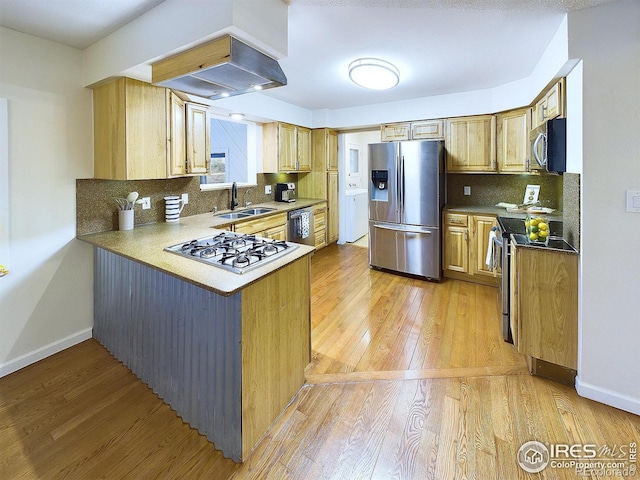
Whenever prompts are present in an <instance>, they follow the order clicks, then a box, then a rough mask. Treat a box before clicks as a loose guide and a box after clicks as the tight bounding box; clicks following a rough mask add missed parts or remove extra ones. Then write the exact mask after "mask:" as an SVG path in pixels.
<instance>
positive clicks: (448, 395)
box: [0, 245, 640, 480]
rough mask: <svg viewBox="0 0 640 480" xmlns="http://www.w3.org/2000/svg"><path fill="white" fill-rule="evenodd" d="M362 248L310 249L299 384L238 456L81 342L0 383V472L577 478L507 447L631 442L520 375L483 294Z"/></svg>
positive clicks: (620, 429) (44, 475) (601, 414)
mask: <svg viewBox="0 0 640 480" xmlns="http://www.w3.org/2000/svg"><path fill="white" fill-rule="evenodd" d="M366 255H367V252H366V249H363V248H359V247H355V246H351V245H345V246H340V247H338V246H335V245H333V246H330V247H327V248H325V249H323V250H321V251H320V252H318V253H316V255H315V256H314V259H313V269H312V271H313V284H312V288H313V292H312V294H313V295H312V298H313V305H312V317H313V329H312V337H313V338H312V344H313V362H312V364H311V365H310V366H309V367H308V371H307V378H308V385H306V386H305V387H303V388H302V389H301V390H300V391H299V393H298V394H297V395H296V397H295V398H294V399H293V401H292V403H291V404H290V405H289V407H288V408H287V409H286V410H285V412H284V413H283V414H282V415H281V417H280V418H279V419H278V420H277V421H276V422H275V423H274V425H273V426H272V428H271V429H270V430H269V432H268V433H267V435H266V436H265V438H264V439H263V441H262V442H261V443H260V444H259V445H258V447H257V449H256V450H255V451H254V452H253V454H252V456H251V457H250V459H249V461H248V462H247V463H245V464H243V465H237V464H234V463H233V462H231V461H230V460H227V459H224V458H223V457H222V455H221V454H220V453H219V452H218V451H216V450H215V449H214V447H213V446H212V445H211V444H210V443H209V442H207V441H206V439H205V438H204V437H203V436H201V435H199V434H198V433H197V432H196V431H195V430H193V429H191V428H189V427H188V426H187V425H185V424H183V423H182V421H181V420H180V419H179V418H178V417H177V416H176V415H175V413H174V412H173V411H172V410H171V409H170V408H169V407H168V406H167V405H165V404H164V403H163V402H161V401H160V400H159V399H158V398H157V397H156V396H155V395H154V394H153V392H152V391H151V390H150V389H148V388H147V387H146V386H144V385H143V384H142V383H141V382H140V381H139V380H137V379H136V378H135V376H134V375H133V374H131V373H130V372H129V371H128V370H127V369H126V368H125V367H124V366H123V365H122V364H120V363H119V362H118V361H116V360H115V359H114V358H113V357H111V356H110V355H109V354H108V353H107V352H106V350H104V349H103V348H102V347H101V346H100V345H99V344H97V342H95V341H93V340H90V341H87V342H83V343H81V344H79V345H77V346H75V347H72V348H69V349H67V350H65V351H63V352H61V353H59V354H57V355H54V356H52V357H49V358H47V359H46V360H43V361H41V362H39V363H37V364H34V365H32V366H29V367H27V368H25V369H23V370H21V371H19V372H16V373H14V374H12V375H9V376H7V377H4V378H2V379H0V479H3V480H4V479H11V480H13V479H19V478H23V479H58V478H70V479H93V478H107V479H125V478H127V479H140V478H160V479H165V478H175V479H201V478H203V479H204V478H206V479H244V478H255V479H258V478H259V479H280V478H294V479H338V478H340V479H342V478H344V479H349V480H352V479H437V480H444V479H463V478H469V479H473V478H476V479H520V478H523V479H524V478H547V479H555V478H560V479H564V478H567V479H569V478H570V479H574V478H585V477H577V476H576V475H575V472H572V471H571V470H558V469H550V468H549V467H548V468H547V469H546V470H544V471H543V472H542V473H540V474H538V475H530V474H526V473H525V472H524V471H523V470H521V469H520V468H519V467H518V465H517V463H516V453H517V450H518V448H519V447H520V445H521V444H522V443H524V442H526V441H529V440H533V439H536V440H540V441H542V442H549V443H570V444H572V443H587V442H588V443H595V444H597V445H609V446H613V445H618V446H619V445H621V444H628V443H629V442H636V443H640V417H637V416H635V415H631V414H628V413H625V412H622V411H620V410H616V409H614V408H611V407H607V406H604V405H601V404H599V403H596V402H592V401H589V400H586V399H583V398H580V397H578V396H577V394H576V392H575V390H573V389H572V388H569V387H566V386H563V385H560V384H557V383H555V382H551V381H547V380H543V379H540V378H536V377H531V376H530V375H528V374H527V373H526V369H525V364H524V360H523V359H522V358H521V357H520V356H519V355H517V354H516V353H514V352H513V351H512V349H511V347H510V346H509V345H506V344H504V342H502V341H501V339H500V330H499V321H498V312H497V306H496V298H495V296H496V291H495V289H493V288H490V287H483V286H475V285H471V284H467V283H464V282H459V281H444V282H442V283H440V284H436V283H429V282H424V281H421V280H415V279H410V278H407V277H402V276H398V275H393V274H389V273H384V272H380V271H376V270H370V269H369V268H368V267H367V259H366V258H367V257H366ZM586 478H590V477H586ZM594 478H595V477H594ZM607 478H622V477H607ZM632 478H633V477H632Z"/></svg>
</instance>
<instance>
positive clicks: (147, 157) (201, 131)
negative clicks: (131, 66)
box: [93, 77, 210, 180]
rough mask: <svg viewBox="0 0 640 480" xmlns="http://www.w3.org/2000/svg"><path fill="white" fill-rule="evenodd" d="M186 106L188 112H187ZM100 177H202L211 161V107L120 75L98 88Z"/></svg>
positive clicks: (95, 108)
mask: <svg viewBox="0 0 640 480" xmlns="http://www.w3.org/2000/svg"><path fill="white" fill-rule="evenodd" d="M185 109H186V110H185ZM93 121H94V178H102V179H108V180H150V179H159V178H169V177H174V176H186V175H202V174H204V173H206V172H207V166H208V159H209V155H210V153H209V121H208V114H207V107H206V106H202V105H195V104H190V103H186V104H185V102H183V101H182V100H181V99H180V98H179V97H178V96H177V95H175V94H174V93H172V92H171V91H170V90H168V89H166V88H161V87H155V86H153V85H150V84H148V83H144V82H140V81H138V80H133V79H131V78H124V77H123V78H119V79H117V80H114V81H113V82H110V83H107V84H105V85H102V86H100V87H98V88H96V89H95V90H94V91H93Z"/></svg>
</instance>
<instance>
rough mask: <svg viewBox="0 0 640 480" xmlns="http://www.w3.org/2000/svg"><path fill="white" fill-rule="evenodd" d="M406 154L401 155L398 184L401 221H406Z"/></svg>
mask: <svg viewBox="0 0 640 480" xmlns="http://www.w3.org/2000/svg"><path fill="white" fill-rule="evenodd" d="M404 187H405V182H404V155H402V156H401V157H400V184H399V185H398V195H399V196H400V222H404Z"/></svg>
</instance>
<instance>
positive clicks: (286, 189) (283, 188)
mask: <svg viewBox="0 0 640 480" xmlns="http://www.w3.org/2000/svg"><path fill="white" fill-rule="evenodd" d="M295 201H296V184H295V183H276V202H295Z"/></svg>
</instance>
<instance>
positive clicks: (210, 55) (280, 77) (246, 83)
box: [151, 35, 287, 99]
mask: <svg viewBox="0 0 640 480" xmlns="http://www.w3.org/2000/svg"><path fill="white" fill-rule="evenodd" d="M151 68H152V73H151V77H152V80H151V81H152V83H153V84H154V85H158V86H161V87H166V88H171V89H174V90H179V91H182V92H185V93H191V94H194V95H198V96H200V97H205V98H210V99H218V98H223V97H230V96H233V95H240V94H242V93H249V92H255V91H256V90H264V89H267V88H274V87H281V86H283V85H286V84H287V77H285V75H284V72H283V71H282V68H280V65H279V64H278V62H277V61H276V60H275V59H273V58H271V57H269V56H267V55H265V54H264V53H262V52H259V51H258V50H256V49H255V48H253V47H250V46H249V45H247V44H246V43H243V42H241V41H240V40H238V39H237V38H235V37H232V36H231V35H225V36H224V37H221V38H218V39H216V40H213V41H212V42H209V43H207V44H205V45H201V46H199V47H196V48H193V49H191V50H187V51H186V52H182V53H179V54H178V55H174V56H173V57H170V58H167V59H165V60H162V61H160V62H158V63H154V64H153V65H152V66H151Z"/></svg>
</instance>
